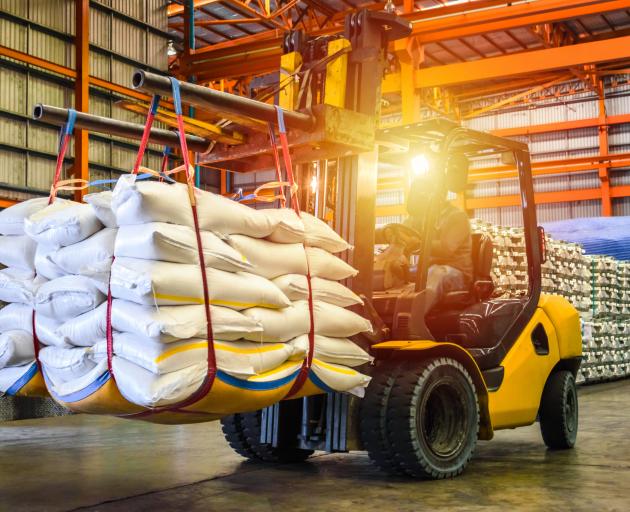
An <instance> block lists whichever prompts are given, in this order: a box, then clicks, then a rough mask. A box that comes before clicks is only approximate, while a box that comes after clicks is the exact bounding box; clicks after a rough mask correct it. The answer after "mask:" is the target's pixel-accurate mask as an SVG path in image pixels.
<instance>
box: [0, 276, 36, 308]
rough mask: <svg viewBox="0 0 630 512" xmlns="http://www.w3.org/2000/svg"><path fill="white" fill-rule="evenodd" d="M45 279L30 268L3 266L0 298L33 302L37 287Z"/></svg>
mask: <svg viewBox="0 0 630 512" xmlns="http://www.w3.org/2000/svg"><path fill="white" fill-rule="evenodd" d="M45 281H46V280H45V279H44V278H41V277H38V276H37V277H36V276H35V275H34V273H33V272H30V271H28V270H20V269H17V268H10V267H7V268H3V269H2V270H0V300H1V301H3V302H21V303H23V304H32V303H33V300H34V298H35V293H36V292H37V288H38V287H39V286H40V284H42V283H43V282H45Z"/></svg>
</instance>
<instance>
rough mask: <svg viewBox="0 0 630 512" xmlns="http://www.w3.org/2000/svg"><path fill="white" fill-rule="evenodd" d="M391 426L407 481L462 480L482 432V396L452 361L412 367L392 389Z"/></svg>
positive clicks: (408, 366) (391, 437)
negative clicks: (460, 478)
mask: <svg viewBox="0 0 630 512" xmlns="http://www.w3.org/2000/svg"><path fill="white" fill-rule="evenodd" d="M387 426H388V436H389V440H390V443H391V445H392V449H393V454H394V459H395V460H396V462H397V463H398V465H399V467H400V468H401V469H402V470H403V471H404V472H405V473H406V474H407V475H409V476H412V477H415V478H423V479H434V480H437V479H442V478H451V477H454V476H457V475H459V474H460V473H461V472H462V471H464V468H465V467H466V465H467V464H468V462H469V461H470V459H471V457H472V455H473V452H474V450H475V446H476V444H477V434H478V432H479V404H478V401H477V393H476V389H475V385H474V383H473V381H472V378H471V377H470V374H469V373H468V371H467V370H466V368H464V366H463V365H461V364H460V363H459V362H458V361H456V360H454V359H450V358H447V357H439V358H433V359H426V360H422V361H418V362H413V363H411V362H410V363H407V364H406V365H405V366H403V367H402V368H401V371H400V373H399V374H398V376H397V378H396V380H395V382H394V385H393V387H392V391H391V395H390V398H389V403H388V407H387Z"/></svg>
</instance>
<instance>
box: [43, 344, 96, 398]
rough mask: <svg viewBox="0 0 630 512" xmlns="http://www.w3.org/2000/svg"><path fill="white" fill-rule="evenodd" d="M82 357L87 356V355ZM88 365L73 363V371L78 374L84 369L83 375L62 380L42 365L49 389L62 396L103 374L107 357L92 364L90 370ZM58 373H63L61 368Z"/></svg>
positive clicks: (73, 391) (83, 387) (90, 382)
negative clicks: (94, 364)
mask: <svg viewBox="0 0 630 512" xmlns="http://www.w3.org/2000/svg"><path fill="white" fill-rule="evenodd" d="M79 350H82V349H79ZM75 357H77V356H75ZM84 357H85V358H87V356H84ZM89 366H90V365H89V364H87V365H83V366H82V365H80V364H79V365H75V366H74V367H73V368H74V369H75V373H77V374H80V371H81V370H85V371H86V373H84V374H83V375H79V376H78V377H75V378H71V379H70V380H68V381H64V380H62V379H60V378H59V376H58V375H57V372H55V371H53V374H52V375H51V374H49V372H48V371H47V369H46V366H45V365H42V367H43V369H44V373H45V375H46V378H47V384H48V385H49V389H50V390H51V392H53V393H55V394H57V395H59V396H62V397H63V396H65V395H70V394H72V393H75V392H77V391H81V390H83V389H85V388H86V387H88V386H89V385H90V384H92V383H93V382H94V381H95V380H96V379H98V378H99V377H100V376H101V375H103V374H104V373H105V372H106V371H107V359H106V358H105V359H101V360H100V361H98V362H97V363H96V366H94V367H93V368H92V369H91V370H88V368H89ZM60 373H61V375H62V376H63V375H64V374H65V372H64V371H63V370H62V371H61V372H60Z"/></svg>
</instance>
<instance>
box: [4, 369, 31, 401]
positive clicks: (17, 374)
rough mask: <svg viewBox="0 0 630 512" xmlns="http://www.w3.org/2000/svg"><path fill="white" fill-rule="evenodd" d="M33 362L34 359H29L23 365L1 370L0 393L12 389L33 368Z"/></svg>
mask: <svg viewBox="0 0 630 512" xmlns="http://www.w3.org/2000/svg"><path fill="white" fill-rule="evenodd" d="M31 364H33V361H29V362H28V363H25V364H23V365H22V366H11V367H7V368H2V370H0V393H6V392H7V391H8V390H9V389H11V387H12V386H13V385H14V384H15V383H16V382H17V381H18V380H20V379H21V378H22V377H23V376H24V375H25V374H26V373H27V372H28V371H29V370H30V369H31Z"/></svg>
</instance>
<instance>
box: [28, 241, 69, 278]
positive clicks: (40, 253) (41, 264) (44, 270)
mask: <svg viewBox="0 0 630 512" xmlns="http://www.w3.org/2000/svg"><path fill="white" fill-rule="evenodd" d="M57 249H58V247H56V246H54V245H45V244H37V250H36V251H35V272H36V273H37V275H38V276H43V277H45V278H46V279H57V278H58V277H63V276H65V275H68V274H67V273H66V272H64V271H63V270H62V269H61V268H59V267H58V266H57V265H56V264H55V263H53V261H52V259H51V256H52V254H53V253H54V252H55V251H56V250H57Z"/></svg>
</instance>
